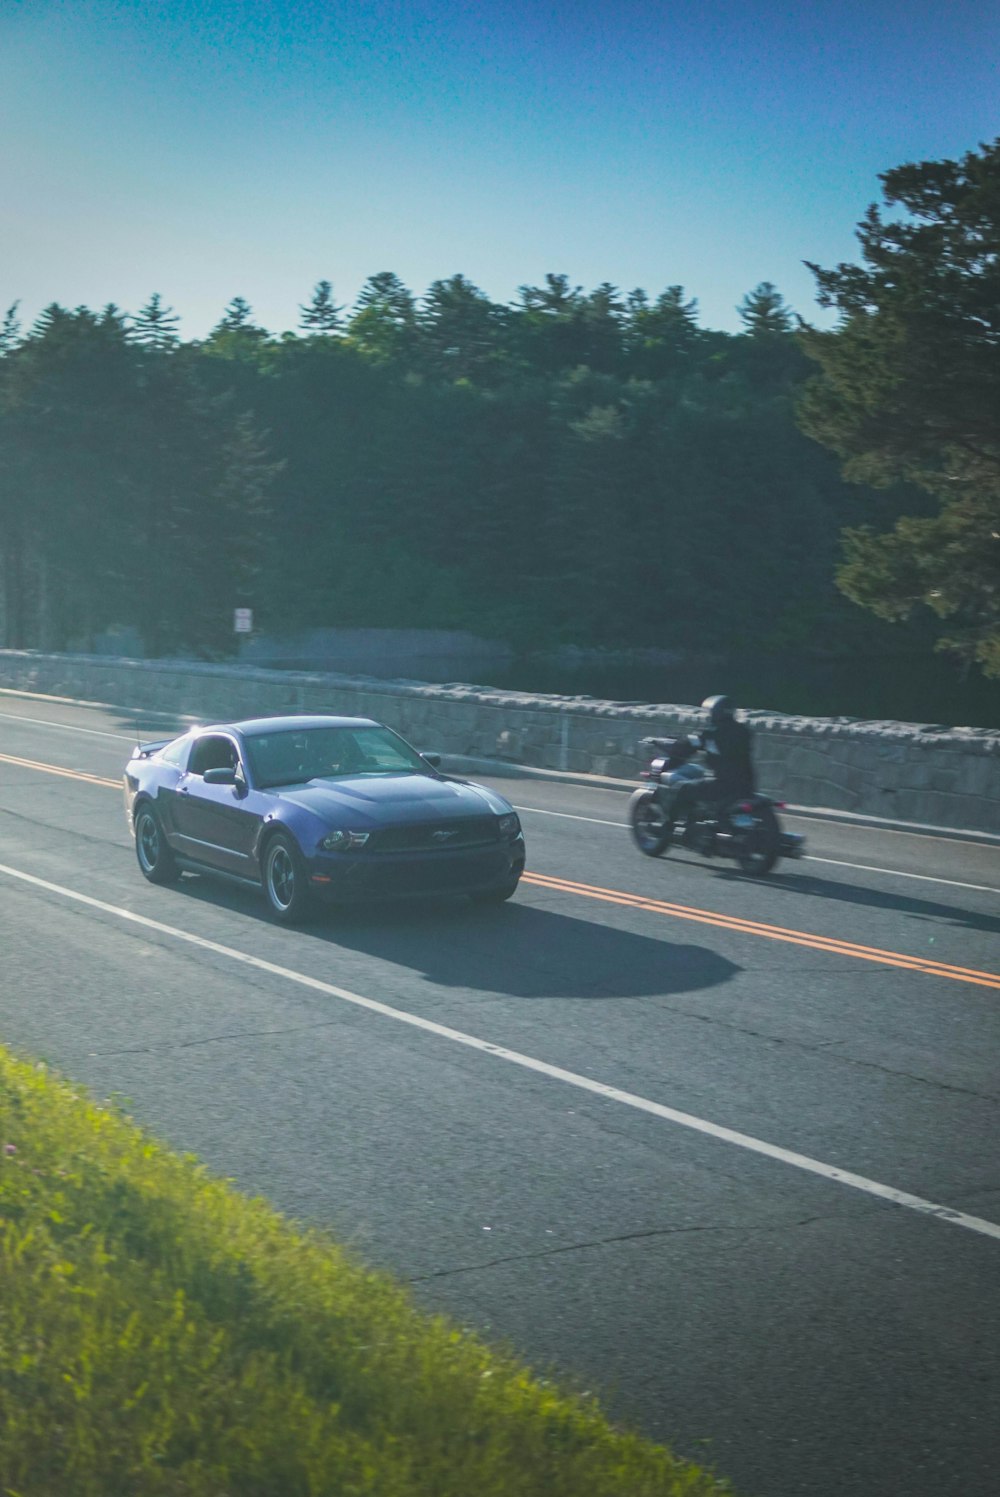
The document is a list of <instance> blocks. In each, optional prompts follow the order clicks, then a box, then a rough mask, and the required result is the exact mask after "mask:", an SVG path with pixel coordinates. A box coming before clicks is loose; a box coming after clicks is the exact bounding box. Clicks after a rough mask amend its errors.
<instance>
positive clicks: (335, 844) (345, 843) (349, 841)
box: [319, 831, 371, 852]
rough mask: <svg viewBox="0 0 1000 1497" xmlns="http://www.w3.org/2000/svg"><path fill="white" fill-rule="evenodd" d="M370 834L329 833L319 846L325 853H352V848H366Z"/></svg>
mask: <svg viewBox="0 0 1000 1497" xmlns="http://www.w3.org/2000/svg"><path fill="white" fill-rule="evenodd" d="M370 836H371V833H370V832H346V831H337V832H328V833H327V835H326V836H325V837H324V838H323V840H322V842H321V843H320V844H319V845H320V847H321V848H322V849H323V851H324V852H350V851H351V849H352V848H355V847H364V845H365V843H366V842H367V841H368V838H369V837H370Z"/></svg>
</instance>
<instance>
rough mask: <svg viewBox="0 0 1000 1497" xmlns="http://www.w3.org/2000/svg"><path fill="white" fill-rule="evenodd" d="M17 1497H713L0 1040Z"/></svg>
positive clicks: (712, 1484)
mask: <svg viewBox="0 0 1000 1497" xmlns="http://www.w3.org/2000/svg"><path fill="white" fill-rule="evenodd" d="M0 1147H2V1150H3V1153H2V1157H0V1492H2V1493H3V1494H4V1497H8V1494H16V1497H43V1494H44V1497H49V1494H53V1497H55V1494H57V1493H58V1494H60V1497H161V1494H168V1497H175V1494H176V1497H181V1494H183V1497H306V1494H330V1497H333V1494H337V1497H522V1494H523V1497H710V1494H711V1497H717V1494H721V1493H723V1492H728V1491H729V1488H728V1487H727V1486H726V1485H725V1484H724V1483H721V1482H718V1481H716V1480H714V1479H713V1478H712V1477H711V1476H709V1475H707V1474H706V1473H705V1472H703V1471H702V1470H700V1469H699V1468H697V1467H694V1466H690V1465H687V1464H686V1463H683V1462H680V1461H677V1460H675V1459H674V1458H673V1457H672V1456H671V1455H670V1454H669V1452H668V1451H666V1450H664V1449H663V1448H662V1447H660V1446H656V1445H653V1444H651V1443H649V1442H648V1441H645V1440H643V1439H640V1438H639V1437H638V1436H635V1435H631V1434H627V1433H622V1432H620V1431H617V1430H615V1429H614V1428H612V1426H611V1425H610V1424H609V1423H608V1421H607V1420H606V1418H605V1417H604V1415H603V1414H602V1413H601V1412H600V1410H599V1408H598V1407H597V1405H596V1404H595V1403H594V1402H593V1401H592V1400H590V1399H589V1398H586V1397H579V1396H576V1395H575V1394H573V1393H568V1392H565V1391H563V1390H560V1389H558V1388H556V1387H554V1386H553V1385H552V1384H551V1383H549V1382H547V1381H545V1380H543V1379H539V1378H537V1377H534V1376H532V1375H531V1374H529V1373H528V1372H527V1371H526V1370H525V1369H524V1367H522V1366H521V1365H520V1364H519V1363H518V1362H517V1361H516V1360H515V1359H514V1358H512V1357H509V1356H507V1355H505V1354H503V1353H497V1352H493V1351H490V1350H489V1349H487V1348H486V1347H485V1346H484V1345H483V1344H482V1343H481V1342H479V1341H478V1340H476V1338H475V1337H473V1336H471V1335H469V1334H467V1333H465V1332H462V1331H460V1330H458V1329H457V1328H456V1327H455V1326H453V1325H452V1324H450V1323H449V1322H447V1321H446V1320H443V1319H441V1318H431V1317H428V1316H426V1315H422V1314H420V1313H418V1311H417V1310H416V1309H415V1308H414V1306H413V1305H412V1303H411V1301H410V1299H409V1297H408V1295H407V1293H406V1291H405V1289H403V1288H401V1287H399V1286H397V1285H396V1284H394V1283H393V1282H392V1281H391V1280H390V1279H389V1278H388V1277H386V1276H384V1275H380V1274H376V1273H373V1272H371V1271H370V1270H367V1269H365V1268H363V1267H361V1266H360V1265H358V1264H357V1263H356V1262H354V1261H353V1260H352V1259H351V1258H350V1257H349V1256H348V1255H347V1254H345V1253H344V1252H343V1251H342V1250H341V1249H340V1248H339V1247H338V1246H337V1245H336V1244H334V1243H332V1242H331V1241H330V1240H329V1239H328V1238H327V1237H325V1236H324V1235H322V1234H321V1233H318V1232H312V1231H302V1230H298V1229H296V1228H295V1227H294V1226H293V1225H292V1224H290V1223H289V1222H288V1221H287V1220H285V1219H284V1218H282V1217H281V1216H280V1215H279V1214H278V1213H277V1212H276V1211H274V1210H273V1208H271V1207H270V1206H268V1205H267V1204H266V1203H265V1202H263V1201H260V1200H250V1199H248V1198H246V1197H245V1196H242V1195H240V1194H239V1193H238V1192H237V1191H236V1190H234V1189H233V1188H232V1187H231V1186H230V1185H228V1184H227V1183H226V1182H225V1181H221V1180H216V1179H212V1178H211V1177H210V1176H209V1175H208V1174H207V1172H206V1171H205V1169H204V1168H203V1167H202V1166H200V1165H199V1164H198V1163H197V1162H196V1161H195V1160H194V1159H193V1158H191V1157H190V1156H185V1157H181V1156H179V1155H177V1154H174V1153H172V1152H171V1151H170V1150H169V1149H167V1148H165V1147H164V1146H163V1145H161V1144H159V1143H157V1142H156V1141H155V1140H153V1139H151V1138H150V1137H149V1136H148V1135H147V1134H145V1133H143V1132H142V1131H141V1130H140V1129H139V1128H137V1127H136V1126H135V1124H134V1123H133V1122H131V1120H129V1119H128V1118H126V1117H123V1116H122V1115H120V1114H119V1113H118V1112H117V1111H116V1110H115V1109H114V1108H112V1107H102V1106H99V1105H97V1104H96V1103H95V1102H93V1101H92V1100H90V1099H89V1098H87V1097H86V1096H85V1095H83V1094H82V1093H81V1092H80V1090H79V1089H78V1088H75V1087H73V1086H72V1085H71V1084H69V1083H67V1082H65V1081H62V1080H59V1079H56V1078H55V1077H53V1076H52V1075H50V1074H49V1073H48V1071H47V1070H46V1069H45V1068H44V1067H42V1066H32V1065H30V1064H27V1063H25V1062H23V1061H18V1060H16V1059H14V1058H13V1057H12V1056H11V1055H10V1053H9V1052H7V1051H5V1050H4V1049H3V1048H2V1047H0Z"/></svg>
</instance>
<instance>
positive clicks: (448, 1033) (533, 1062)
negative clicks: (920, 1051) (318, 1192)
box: [0, 863, 1000, 1241]
mask: <svg viewBox="0 0 1000 1497" xmlns="http://www.w3.org/2000/svg"><path fill="white" fill-rule="evenodd" d="M0 874H6V876H7V877H8V878H13V879H18V880H19V881H20V882H21V883H25V884H30V885H32V886H33V887H34V888H36V889H43V890H45V892H46V893H48V894H56V895H58V896H60V897H61V898H63V899H71V900H74V901H75V902H76V903H77V904H82V905H87V906H88V907H89V908H90V909H94V910H100V911H101V912H102V913H103V914H105V915H111V916H113V917H114V918H115V919H118V920H124V921H127V922H128V923H129V924H130V925H138V926H141V927H142V928H143V929H145V930H154V931H157V932H158V933H159V934H160V935H163V936H170V937H172V938H173V939H174V940H176V941H184V942H185V943H186V944H187V945H189V946H196V947H198V948H200V949H201V950H202V951H211V952H213V953H214V954H215V955H216V956H224V957H228V958H229V960H230V961H234V962H238V963H240V964H241V965H242V966H245V967H252V968H254V969H255V970H256V971H258V972H267V973H269V974H270V975H271V976H272V977H280V978H283V979H284V980H285V981H286V982H292V983H296V984H298V986H299V987H303V988H311V989H312V990H313V991H314V992H317V993H325V994H326V995H327V996H328V997H331V998H340V999H341V1000H342V1001H343V1002H344V1003H351V1004H354V1005H355V1006H356V1007H357V1008H364V1009H367V1010H368V1011H369V1012H370V1013H373V1014H380V1015H381V1016H382V1017H383V1018H385V1019H394V1020H395V1021H396V1023H398V1024H409V1025H410V1026H411V1027H412V1028H414V1029H420V1030H423V1031H424V1032H425V1033H426V1034H433V1035H435V1036H436V1037H437V1038H438V1039H443V1040H450V1041H451V1042H452V1043H453V1044H457V1045H465V1046H466V1047H467V1048H468V1049H470V1050H478V1051H480V1052H481V1053H482V1054H483V1055H491V1056H493V1058H494V1059H495V1060H505V1061H507V1062H509V1063H510V1064H511V1065H515V1066H521V1067H522V1068H523V1069H524V1070H527V1071H534V1072H535V1073H536V1074H537V1075H540V1076H545V1077H547V1078H548V1079H549V1080H550V1081H562V1082H565V1083H566V1085H567V1086H573V1087H576V1088H577V1089H578V1090H579V1091H584V1092H591V1093H592V1094H593V1095H594V1096H596V1097H603V1098H604V1099H605V1101H608V1102H618V1103H620V1104H622V1105H623V1106H625V1107H632V1108H634V1109H635V1110H636V1111H638V1112H645V1113H649V1114H651V1115H652V1116H653V1117H656V1118H660V1119H662V1120H663V1121H664V1122H666V1123H674V1124H676V1125H677V1126H678V1127H681V1128H689V1129H691V1130H692V1131H693V1132H695V1133H703V1134H705V1135H707V1136H708V1137H709V1138H714V1139H717V1140H718V1141H719V1142H721V1143H727V1144H733V1145H734V1146H735V1147H736V1148H739V1149H747V1150H749V1152H750V1153H753V1154H762V1155H764V1157H765V1158H767V1159H774V1160H776V1161H777V1162H778V1163H779V1164H788V1165H791V1166H792V1167H793V1168H795V1169H800V1170H805V1171H807V1172H808V1173H809V1174H812V1175H819V1176H820V1177H821V1178H822V1179H824V1180H832V1181H836V1182H837V1184H839V1185H847V1186H850V1187H851V1189H853V1190H860V1191H863V1192H864V1194H865V1195H869V1196H875V1197H876V1198H877V1199H878V1200H882V1201H887V1202H889V1204H891V1205H893V1206H902V1207H905V1208H906V1209H907V1210H909V1211H915V1212H917V1213H918V1214H919V1215H921V1216H932V1217H936V1218H937V1220H938V1221H944V1222H950V1223H951V1224H952V1226H956V1227H965V1228H966V1229H967V1230H968V1231H970V1232H978V1233H979V1234H980V1235H981V1236H983V1237H993V1238H996V1240H997V1241H1000V1223H997V1222H991V1221H987V1220H985V1218H983V1217H981V1216H970V1215H969V1214H968V1213H967V1212H965V1211H955V1210H953V1209H952V1208H951V1207H950V1206H942V1205H940V1204H938V1203H937V1202H935V1201H928V1200H925V1199H924V1197H923V1196H915V1195H911V1194H910V1193H909V1192H908V1191H905V1190H897V1189H896V1188H895V1186H892V1185H882V1184H881V1183H880V1182H879V1181H878V1180H869V1179H868V1178H867V1177H866V1176H865V1175H855V1174H853V1173H852V1172H851V1171H850V1170H842V1169H837V1168H836V1166H834V1165H832V1164H824V1163H823V1161H822V1160H820V1159H811V1158H810V1157H809V1155H807V1154H797V1153H796V1152H795V1151H794V1150H792V1149H784V1148H782V1147H781V1146H780V1145H779V1144H771V1143H768V1142H766V1140H764V1139H761V1138H754V1137H753V1136H752V1135H751V1134H749V1133H739V1132H737V1130H736V1129H734V1128H726V1127H723V1126H722V1125H721V1124H719V1123H712V1122H710V1121H709V1120H708V1119H707V1118H698V1117H695V1116H694V1115H693V1114H692V1113H689V1112H679V1111H678V1110H677V1109H676V1108H674V1107H666V1106H664V1104H663V1103H662V1102H652V1101H650V1099H649V1098H648V1097H640V1096H637V1095H636V1093H635V1092H626V1091H622V1090H621V1089H620V1088H619V1087H617V1086H608V1085H607V1084H606V1083H605V1082H603V1081H595V1080H594V1079H593V1078H592V1077H590V1076H582V1075H580V1073H579V1072H577V1071H566V1070H564V1069H563V1068H562V1066H554V1065H550V1064H549V1062H548V1061H545V1060H537V1059H536V1058H535V1057H534V1056H531V1055H523V1054H521V1052H520V1051H518V1050H508V1049H507V1048H506V1046H504V1045H495V1044H493V1043H492V1042H491V1041H489V1040H483V1039H480V1038H479V1037H478V1036H477V1035H474V1034H466V1033H464V1031H462V1030H461V1029H451V1028H449V1026H448V1025H446V1024H437V1023H435V1021H434V1020H433V1019H423V1018H421V1017H420V1016H419V1015H417V1014H410V1013H406V1012H405V1010H403V1009H398V1008H391V1007H390V1006H389V1005H388V1004H387V1003H379V1002H378V1000H377V999H375V998H364V997H362V996H361V994H360V993H352V992H350V991H349V990H348V989H347V988H340V987H336V986H335V985H334V984H333V983H330V982H324V981H323V980H322V979H321V978H318V977H310V976H308V974H307V973H305V972H296V971H295V970H294V969H293V968H291V967H282V966H279V965H278V963H276V962H268V961H265V960H264V958H263V957H259V956H251V955H250V954H249V953H248V952H246V951H238V950H236V948H235V947H232V946H223V945H221V944H220V943H219V942H218V941H210V940H208V939H207V938H206V937H205V936H196V935H194V934H193V933H192V932H191V931H187V930H180V929H178V928H177V927H176V926H173V925H165V924H164V923H163V922H162V921H160V920H152V919H150V917H149V916H148V915H138V914H136V913H135V912H134V911H133V910H126V909H124V908H122V907H121V906H120V905H114V904H107V903H105V901H104V900H103V899H95V898H94V897H93V895H91V894H81V893H80V892H79V891H78V890H76V889H66V888H64V887H63V886H62V885H61V884H53V883H50V882H49V880H48V879H44V878H38V877H37V876H36V875H35V874H33V873H26V872H24V871H23V870H22V869H20V868H10V867H8V866H7V865H6V864H4V863H0Z"/></svg>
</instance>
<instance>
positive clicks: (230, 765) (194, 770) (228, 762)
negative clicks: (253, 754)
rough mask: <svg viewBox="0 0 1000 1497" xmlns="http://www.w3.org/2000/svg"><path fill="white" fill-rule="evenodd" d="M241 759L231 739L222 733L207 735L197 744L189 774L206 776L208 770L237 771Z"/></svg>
mask: <svg viewBox="0 0 1000 1497" xmlns="http://www.w3.org/2000/svg"><path fill="white" fill-rule="evenodd" d="M239 762H240V758H239V754H238V753H237V752H236V745H235V743H234V742H233V740H232V739H231V738H224V737H223V736H222V734H221V733H206V734H205V736H204V737H203V738H199V739H198V740H197V741H196V742H195V746H194V748H193V750H192V752H191V759H190V761H189V763H188V773H189V774H204V773H205V771H206V769H236V768H237V766H238V765H239Z"/></svg>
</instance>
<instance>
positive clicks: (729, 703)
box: [701, 696, 736, 727]
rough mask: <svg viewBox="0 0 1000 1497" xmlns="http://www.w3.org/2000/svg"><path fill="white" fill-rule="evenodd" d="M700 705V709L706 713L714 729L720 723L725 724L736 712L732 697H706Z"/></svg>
mask: <svg viewBox="0 0 1000 1497" xmlns="http://www.w3.org/2000/svg"><path fill="white" fill-rule="evenodd" d="M701 705H702V709H703V710H704V711H705V712H707V713H708V715H709V718H710V719H711V721H712V723H713V725H714V726H715V727H718V726H719V724H720V723H721V722H725V721H726V720H727V719H728V718H731V717H732V716H733V713H734V712H735V711H736V703H735V702H734V701H733V699H732V697H724V696H718V697H706V698H705V700H704V701H703V702H702V704H701Z"/></svg>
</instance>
